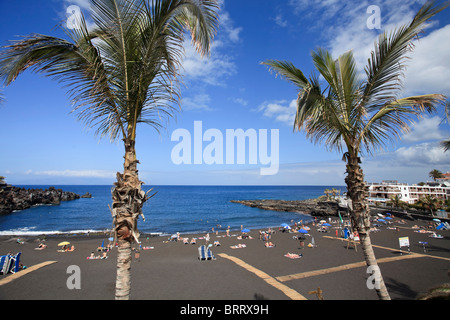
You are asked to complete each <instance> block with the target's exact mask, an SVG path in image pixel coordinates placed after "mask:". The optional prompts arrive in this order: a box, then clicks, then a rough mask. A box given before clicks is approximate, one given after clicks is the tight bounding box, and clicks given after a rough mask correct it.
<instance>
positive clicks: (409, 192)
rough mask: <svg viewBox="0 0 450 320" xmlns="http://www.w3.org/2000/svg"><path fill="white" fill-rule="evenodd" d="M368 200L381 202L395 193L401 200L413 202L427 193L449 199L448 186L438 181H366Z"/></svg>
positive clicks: (438, 197) (436, 197)
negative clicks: (421, 182)
mask: <svg viewBox="0 0 450 320" xmlns="http://www.w3.org/2000/svg"><path fill="white" fill-rule="evenodd" d="M368 186H369V202H370V203H375V202H378V203H383V202H386V201H389V200H391V199H392V198H393V197H395V196H396V195H399V196H400V199H401V201H404V202H407V203H410V204H414V203H416V202H417V201H418V200H419V199H420V198H423V197H425V196H427V195H429V196H431V197H433V198H435V199H439V200H447V199H450V187H448V186H446V185H444V184H440V183H429V184H426V185H423V186H419V185H415V184H414V185H408V184H405V183H398V181H382V182H381V183H368Z"/></svg>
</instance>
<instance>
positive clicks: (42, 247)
mask: <svg viewBox="0 0 450 320" xmlns="http://www.w3.org/2000/svg"><path fill="white" fill-rule="evenodd" d="M45 248H47V245H45V244H43V243H40V244H39V246H38V247H37V248H34V250H44V249H45Z"/></svg>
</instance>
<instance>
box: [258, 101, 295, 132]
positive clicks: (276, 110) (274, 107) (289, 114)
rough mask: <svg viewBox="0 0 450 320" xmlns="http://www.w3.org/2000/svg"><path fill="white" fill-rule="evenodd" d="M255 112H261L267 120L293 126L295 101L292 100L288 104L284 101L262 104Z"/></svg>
mask: <svg viewBox="0 0 450 320" xmlns="http://www.w3.org/2000/svg"><path fill="white" fill-rule="evenodd" d="M257 111H259V112H262V113H263V115H264V116H265V117H267V118H271V119H274V120H275V121H278V122H281V123H283V124H285V125H288V126H293V125H294V119H295V115H296V113H297V100H292V101H291V102H290V103H289V102H288V101H286V100H281V101H273V102H264V103H263V104H261V105H260V106H259V107H258V109H257Z"/></svg>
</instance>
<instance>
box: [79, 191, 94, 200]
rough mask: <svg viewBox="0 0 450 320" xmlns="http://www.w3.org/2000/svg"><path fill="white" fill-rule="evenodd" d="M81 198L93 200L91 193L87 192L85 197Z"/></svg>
mask: <svg viewBox="0 0 450 320" xmlns="http://www.w3.org/2000/svg"><path fill="white" fill-rule="evenodd" d="M81 198H86V199H90V198H92V194H90V193H89V192H86V193H85V194H83V195H82V196H81Z"/></svg>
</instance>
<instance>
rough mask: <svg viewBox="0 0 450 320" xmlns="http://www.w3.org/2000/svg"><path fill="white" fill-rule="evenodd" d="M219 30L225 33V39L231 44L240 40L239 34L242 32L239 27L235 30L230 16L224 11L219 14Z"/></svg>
mask: <svg viewBox="0 0 450 320" xmlns="http://www.w3.org/2000/svg"><path fill="white" fill-rule="evenodd" d="M219 28H221V30H222V31H223V32H225V34H226V36H227V38H228V39H229V40H231V41H232V42H238V41H239V40H240V37H239V35H240V33H241V31H242V30H243V29H242V28H241V27H238V28H235V27H234V22H233V20H232V19H231V18H230V14H229V13H228V12H226V11H223V10H222V11H221V12H220V26H219Z"/></svg>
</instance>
